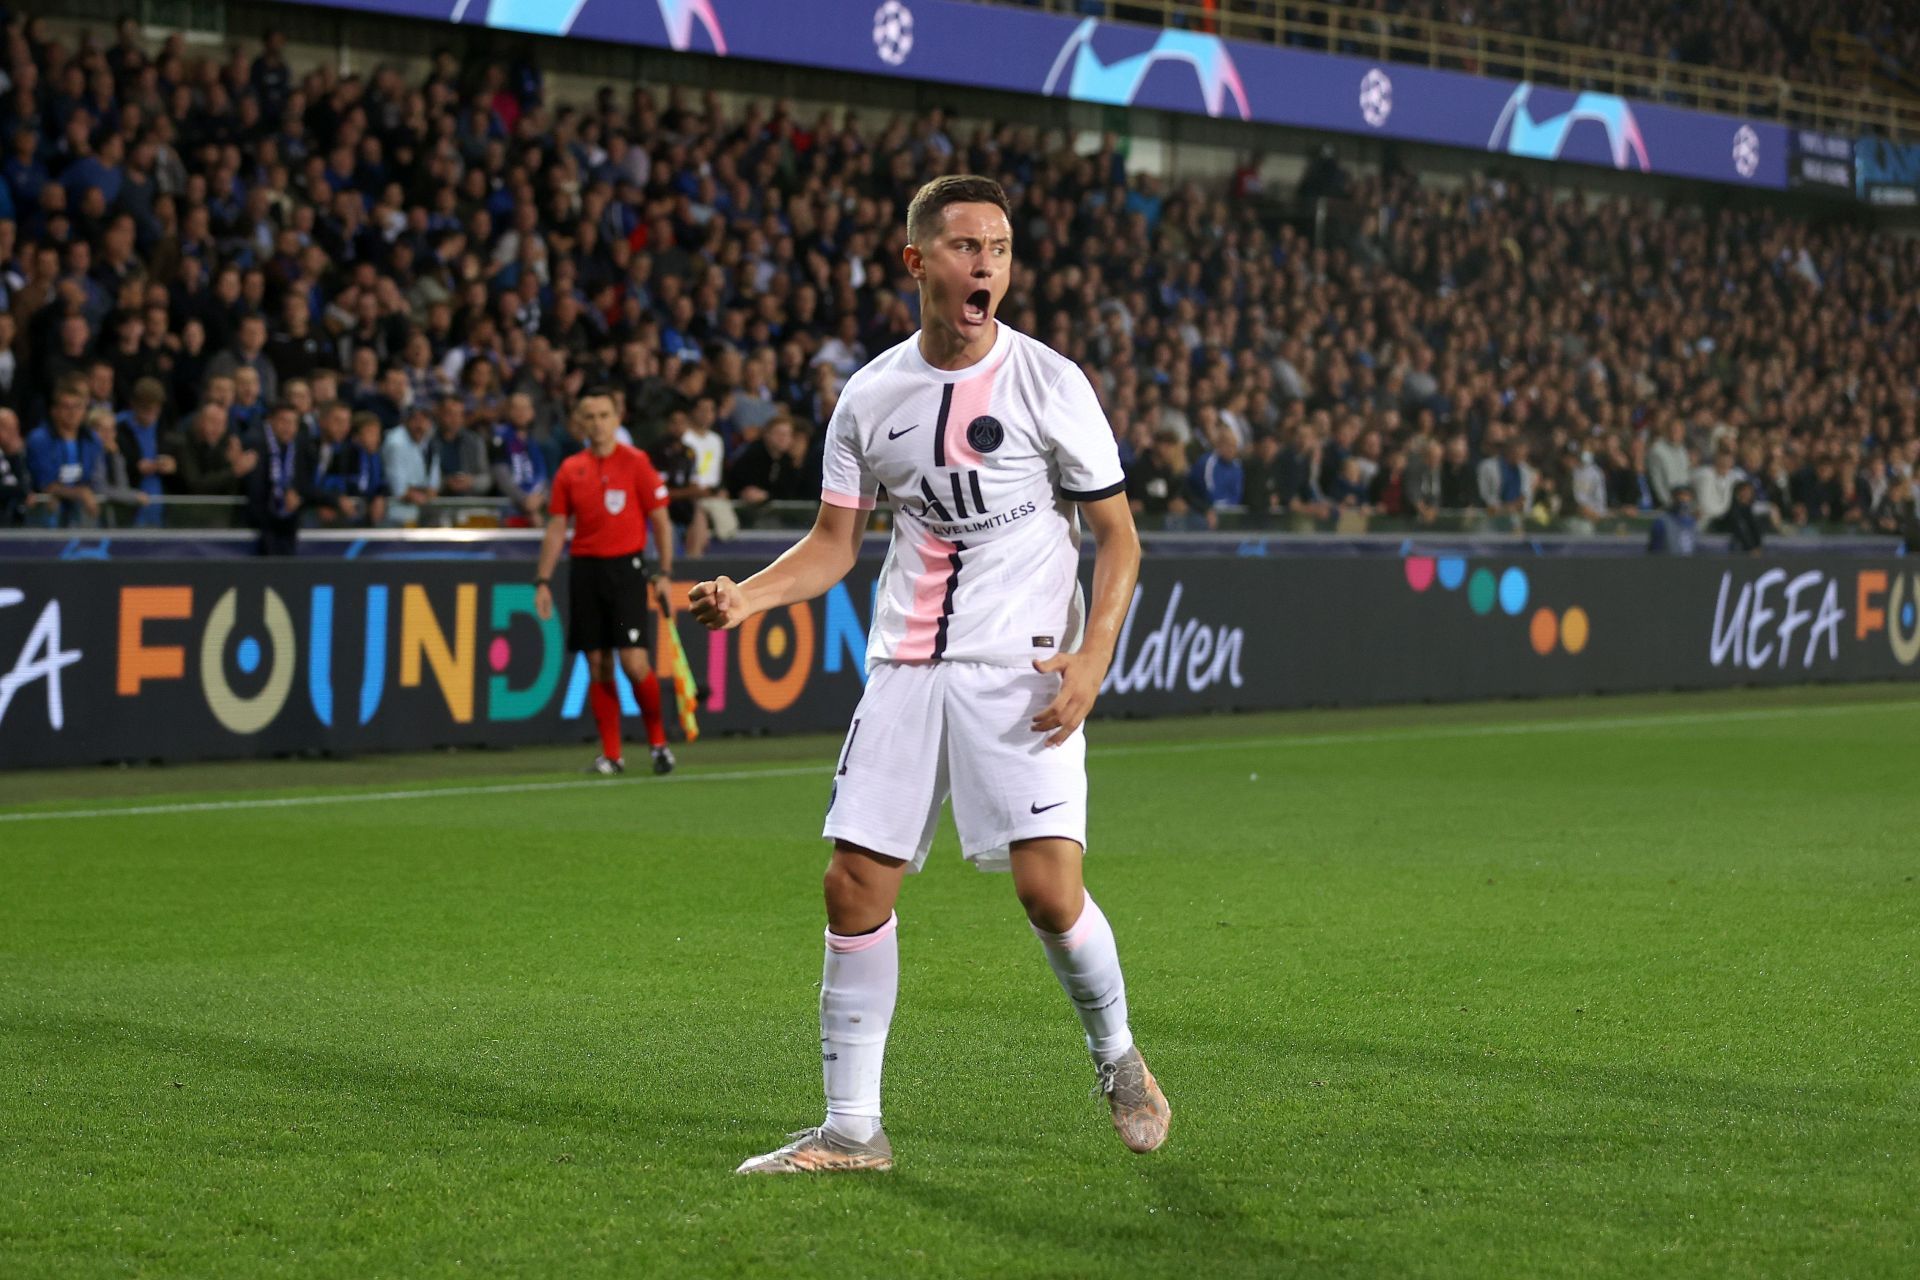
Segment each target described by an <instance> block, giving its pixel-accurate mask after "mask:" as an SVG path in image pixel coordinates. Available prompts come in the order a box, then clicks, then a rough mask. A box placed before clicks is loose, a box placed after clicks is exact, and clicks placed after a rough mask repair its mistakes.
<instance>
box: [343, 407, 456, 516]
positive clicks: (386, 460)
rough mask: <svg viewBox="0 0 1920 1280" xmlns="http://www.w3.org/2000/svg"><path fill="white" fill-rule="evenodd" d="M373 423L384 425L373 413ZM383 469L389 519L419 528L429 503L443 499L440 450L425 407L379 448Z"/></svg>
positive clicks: (411, 414)
mask: <svg viewBox="0 0 1920 1280" xmlns="http://www.w3.org/2000/svg"><path fill="white" fill-rule="evenodd" d="M361 412H363V413H373V418H374V421H376V422H379V421H381V418H380V415H379V414H378V413H376V412H374V411H373V410H367V409H363V410H361ZM380 464H381V469H382V470H383V471H385V472H386V476H387V499H388V501H387V518H388V519H389V520H391V521H393V522H395V523H398V524H403V525H414V524H419V523H420V522H421V521H422V520H423V518H424V517H425V515H426V512H425V510H424V508H425V506H426V504H427V503H430V502H432V501H433V500H434V499H435V498H437V497H439V496H440V450H439V449H437V448H435V447H434V431H433V415H432V414H430V413H428V412H427V410H426V406H424V405H421V406H416V407H415V408H414V409H412V410H411V411H409V412H408V414H407V420H406V422H405V424H404V425H402V426H397V427H394V428H392V429H391V430H389V431H387V433H386V438H385V439H384V440H383V441H382V442H381V445H380Z"/></svg>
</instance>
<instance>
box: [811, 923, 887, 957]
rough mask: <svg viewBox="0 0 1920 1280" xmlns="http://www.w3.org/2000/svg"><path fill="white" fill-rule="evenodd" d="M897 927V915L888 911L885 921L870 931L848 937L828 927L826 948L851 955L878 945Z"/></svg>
mask: <svg viewBox="0 0 1920 1280" xmlns="http://www.w3.org/2000/svg"><path fill="white" fill-rule="evenodd" d="M899 927H900V917H899V915H897V914H891V913H890V914H889V915H888V916H887V922H886V923H885V924H883V925H881V926H880V927H879V928H878V929H875V930H874V931H873V932H872V933H856V934H854V935H853V936H852V937H851V938H849V937H846V936H845V935H843V934H838V933H835V932H834V931H833V930H831V929H829V930H827V950H829V951H832V952H835V953H836V954H838V955H843V956H845V955H852V954H853V953H854V952H856V951H865V950H866V949H867V948H868V947H873V946H878V945H879V944H880V943H882V942H885V941H886V940H887V939H888V938H891V937H892V936H893V934H894V931H895V930H896V929H898V928H899Z"/></svg>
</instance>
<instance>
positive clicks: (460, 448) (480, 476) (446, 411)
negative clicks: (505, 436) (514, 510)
mask: <svg viewBox="0 0 1920 1280" xmlns="http://www.w3.org/2000/svg"><path fill="white" fill-rule="evenodd" d="M433 419H434V429H435V434H434V440H433V451H434V456H435V458H436V459H437V460H438V462H439V464H440V494H441V496H442V497H447V498H483V497H485V496H486V495H488V494H490V493H492V492H493V467H492V464H491V463H489V462H488V460H487V443H486V441H484V440H482V439H481V438H480V437H479V435H478V434H477V433H475V432H473V431H470V430H468V429H467V407H466V405H465V404H464V403H462V402H461V400H460V397H459V396H457V395H454V394H453V393H452V392H450V391H449V392H442V393H441V394H440V395H439V396H437V397H435V399H434V401H433Z"/></svg>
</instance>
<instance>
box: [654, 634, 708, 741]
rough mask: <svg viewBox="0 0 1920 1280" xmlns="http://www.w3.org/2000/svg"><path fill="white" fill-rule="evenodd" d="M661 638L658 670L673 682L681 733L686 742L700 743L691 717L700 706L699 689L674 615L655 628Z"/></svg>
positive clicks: (696, 727) (697, 723)
mask: <svg viewBox="0 0 1920 1280" xmlns="http://www.w3.org/2000/svg"><path fill="white" fill-rule="evenodd" d="M657 630H658V632H659V636H660V657H661V658H662V659H663V661H662V662H661V664H660V665H661V666H663V667H665V668H666V671H667V675H668V678H669V679H670V680H671V681H672V682H673V705H674V709H675V710H676V711H678V712H679V715H680V732H681V733H683V734H684V735H686V739H687V741H688V742H698V741H699V740H700V722H699V720H698V719H696V718H695V717H694V708H695V707H696V706H698V705H699V703H700V688H699V686H698V685H696V684H694V682H693V668H692V667H690V666H688V665H687V651H686V649H684V648H682V647H681V644H680V633H679V631H678V630H676V629H675V627H674V625H673V615H671V614H664V613H663V614H662V615H661V616H660V625H659V627H658V628H657Z"/></svg>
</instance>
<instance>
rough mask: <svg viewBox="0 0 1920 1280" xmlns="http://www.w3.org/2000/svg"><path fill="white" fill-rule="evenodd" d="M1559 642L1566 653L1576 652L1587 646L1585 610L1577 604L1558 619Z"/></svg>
mask: <svg viewBox="0 0 1920 1280" xmlns="http://www.w3.org/2000/svg"><path fill="white" fill-rule="evenodd" d="M1560 644H1561V646H1562V647H1563V648H1565V649H1566V651H1567V652H1568V653H1578V652H1580V651H1581V650H1582V649H1584V648H1586V647H1587V611H1586V610H1585V609H1582V608H1581V607H1580V606H1579V605H1575V606H1573V608H1571V609H1569V610H1567V615H1566V617H1564V618H1562V619H1560Z"/></svg>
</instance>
